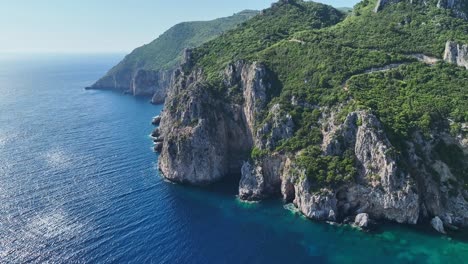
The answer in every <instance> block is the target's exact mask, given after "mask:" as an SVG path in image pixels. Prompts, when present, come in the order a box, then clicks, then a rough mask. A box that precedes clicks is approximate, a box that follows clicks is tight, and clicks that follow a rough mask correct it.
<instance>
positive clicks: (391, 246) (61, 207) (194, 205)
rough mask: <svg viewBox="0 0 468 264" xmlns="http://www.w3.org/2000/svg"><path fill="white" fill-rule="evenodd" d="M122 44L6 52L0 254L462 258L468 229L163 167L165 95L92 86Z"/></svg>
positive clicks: (24, 257)
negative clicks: (321, 217) (350, 212)
mask: <svg viewBox="0 0 468 264" xmlns="http://www.w3.org/2000/svg"><path fill="white" fill-rule="evenodd" d="M122 57H123V55H122V54H73V55H68V54H41V55H37V54H1V55H0V263H171V264H172V263H202V264H204V263H216V264H218V263H288V264H289V263H291V264H294V263H379V264H385V263H467V261H468V236H466V235H465V234H458V235H454V236H443V235H439V234H437V233H435V232H434V231H432V230H431V229H430V228H427V227H409V226H403V225H396V224H382V225H381V226H379V228H378V229H377V230H375V231H373V232H362V231H360V230H357V229H355V228H353V227H350V226H340V225H332V224H327V223H323V222H314V221H310V220H308V219H306V218H304V217H303V216H302V215H301V214H300V213H298V212H297V211H296V210H295V209H294V207H293V206H291V205H285V204H283V203H282V201H281V200H279V199H272V200H267V201H263V202H259V203H244V202H241V201H239V199H238V198H237V197H236V191H237V190H236V184H237V183H236V180H235V179H233V180H228V181H226V182H221V183H219V184H215V185H213V186H209V187H206V188H196V187H190V186H182V185H176V184H172V183H170V182H167V181H165V180H164V179H163V178H162V177H161V174H160V173H159V172H158V165H157V161H158V154H156V153H154V152H153V151H152V146H153V145H152V141H151V139H150V137H149V134H150V133H151V131H152V129H153V127H152V125H151V119H152V117H153V116H155V115H158V114H159V113H160V112H161V110H162V108H163V106H162V105H151V104H150V103H149V99H148V98H138V97H132V96H128V95H123V94H121V93H117V92H110V91H96V90H85V89H84V87H86V86H89V85H91V84H92V83H93V82H94V81H96V80H97V79H98V78H99V77H101V76H102V75H103V74H105V73H106V71H107V70H108V69H110V68H111V67H112V66H113V65H115V64H116V63H117V62H118V61H119V60H121V59H122Z"/></svg>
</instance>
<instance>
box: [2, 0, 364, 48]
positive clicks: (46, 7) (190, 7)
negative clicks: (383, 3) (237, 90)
mask: <svg viewBox="0 0 468 264" xmlns="http://www.w3.org/2000/svg"><path fill="white" fill-rule="evenodd" d="M273 2H276V1H275V0H235V1H233V0H45V1H41V0H0V53H103V52H105V53H128V52H130V51H131V50H133V49H134V48H136V47H138V46H141V45H143V44H146V43H149V42H151V41H152V40H153V39H155V38H157V37H158V36H159V35H160V34H162V33H163V32H164V31H166V30H167V29H169V28H170V27H171V26H173V25H175V24H177V23H179V22H183V21H198V20H211V19H214V18H218V17H225V16H230V15H232V14H234V13H236V12H239V11H242V10H245V9H256V10H261V9H264V8H267V7H269V6H270V5H271V3H273ZM316 2H322V3H326V4H330V5H333V6H335V7H352V6H354V4H356V3H357V2H358V0H316Z"/></svg>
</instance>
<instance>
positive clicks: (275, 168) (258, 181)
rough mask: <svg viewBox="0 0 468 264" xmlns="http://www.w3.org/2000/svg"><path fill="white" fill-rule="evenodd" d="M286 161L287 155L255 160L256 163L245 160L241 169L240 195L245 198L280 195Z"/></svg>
mask: <svg viewBox="0 0 468 264" xmlns="http://www.w3.org/2000/svg"><path fill="white" fill-rule="evenodd" d="M285 162H286V159H285V157H283V156H281V155H274V156H271V157H266V158H264V159H262V160H260V161H255V165H251V164H250V162H245V163H244V165H243V166H242V170H241V175H242V177H241V180H240V183H239V197H240V198H241V199H243V200H261V199H264V198H267V197H270V196H273V195H277V194H278V195H279V194H280V192H281V183H282V181H281V175H282V174H283V169H284V167H285V166H284V164H285Z"/></svg>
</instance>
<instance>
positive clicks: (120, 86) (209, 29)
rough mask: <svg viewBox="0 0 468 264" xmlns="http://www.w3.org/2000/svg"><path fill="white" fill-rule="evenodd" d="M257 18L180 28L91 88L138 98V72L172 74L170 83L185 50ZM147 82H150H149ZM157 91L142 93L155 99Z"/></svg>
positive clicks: (187, 24) (248, 13) (236, 16)
mask: <svg viewBox="0 0 468 264" xmlns="http://www.w3.org/2000/svg"><path fill="white" fill-rule="evenodd" d="M257 14H258V12H257V11H252V10H246V11H242V12H240V13H237V14H234V15H233V16H230V17H225V18H219V19H215V20H212V21H197V22H184V23H180V24H177V25H175V26H174V27H172V28H170V29H169V30H167V31H166V32H164V33H163V34H162V35H161V36H159V37H158V38H157V39H155V40H154V41H152V42H151V43H149V44H146V45H144V46H142V47H139V48H137V49H135V50H134V51H133V52H132V53H130V54H129V55H127V56H126V57H125V58H124V59H123V60H122V61H121V62H120V63H119V64H118V65H116V66H115V67H113V68H112V69H111V70H110V71H109V72H108V73H107V74H106V75H105V76H104V77H102V78H101V79H100V80H99V81H97V82H96V83H95V84H94V85H93V86H92V87H91V88H94V89H114V90H121V91H129V92H132V93H134V94H138V90H139V87H133V86H134V85H135V84H134V80H135V76H136V74H137V72H138V71H140V70H144V71H149V72H150V73H149V74H154V72H159V71H169V73H167V74H166V76H165V78H167V79H169V78H170V75H171V74H170V71H171V70H173V69H174V68H175V67H176V66H177V64H178V63H179V62H180V59H181V56H182V53H183V50H184V49H185V48H193V47H197V46H200V45H201V44H203V43H205V42H207V41H209V40H212V39H214V38H215V37H217V36H219V35H220V34H222V33H223V32H225V31H227V30H229V29H233V28H235V27H236V26H237V25H239V24H240V23H242V22H244V21H246V20H248V19H250V18H252V17H253V16H255V15H257ZM149 74H146V76H145V77H146V78H148V75H149ZM157 77H158V76H156V77H151V78H150V80H149V81H153V82H158V78H157ZM144 81H146V82H148V80H144ZM166 82H167V81H166ZM143 88H146V87H143ZM154 88H155V87H153V89H149V91H148V92H147V91H146V90H145V89H143V90H144V91H143V93H147V94H148V95H152V93H153V92H154V91H153V90H154Z"/></svg>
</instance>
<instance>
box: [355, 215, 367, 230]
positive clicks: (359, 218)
mask: <svg viewBox="0 0 468 264" xmlns="http://www.w3.org/2000/svg"><path fill="white" fill-rule="evenodd" d="M354 225H355V226H357V227H360V228H368V227H369V225H370V219H369V215H368V214H365V213H362V214H358V215H356V218H355V219H354Z"/></svg>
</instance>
